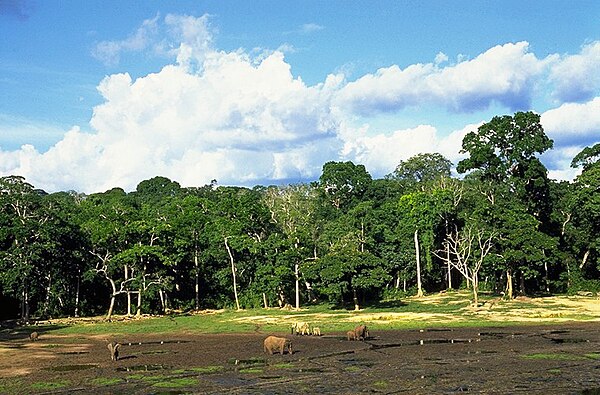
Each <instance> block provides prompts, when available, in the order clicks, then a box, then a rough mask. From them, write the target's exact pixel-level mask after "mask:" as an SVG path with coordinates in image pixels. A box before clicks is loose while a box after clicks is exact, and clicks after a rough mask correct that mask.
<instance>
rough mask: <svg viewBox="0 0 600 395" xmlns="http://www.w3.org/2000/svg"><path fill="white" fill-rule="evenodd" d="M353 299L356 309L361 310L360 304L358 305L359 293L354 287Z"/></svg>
mask: <svg viewBox="0 0 600 395" xmlns="http://www.w3.org/2000/svg"><path fill="white" fill-rule="evenodd" d="M352 299H353V300H354V311H359V310H360V306H359V305H358V295H357V294H356V288H352Z"/></svg>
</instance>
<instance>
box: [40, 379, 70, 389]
mask: <svg viewBox="0 0 600 395" xmlns="http://www.w3.org/2000/svg"><path fill="white" fill-rule="evenodd" d="M69 385H71V382H70V381H69V380H58V381H40V382H37V383H33V384H31V385H30V387H31V389H33V390H37V391H52V390H57V389H60V388H65V387H68V386H69Z"/></svg>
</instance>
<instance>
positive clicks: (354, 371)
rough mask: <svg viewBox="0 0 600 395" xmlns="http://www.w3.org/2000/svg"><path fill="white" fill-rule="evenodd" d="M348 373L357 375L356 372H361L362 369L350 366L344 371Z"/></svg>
mask: <svg viewBox="0 0 600 395" xmlns="http://www.w3.org/2000/svg"><path fill="white" fill-rule="evenodd" d="M344 370H345V371H346V372H350V373H356V372H360V371H361V370H362V369H361V368H359V367H358V366H348V367H347V368H346V369H344Z"/></svg>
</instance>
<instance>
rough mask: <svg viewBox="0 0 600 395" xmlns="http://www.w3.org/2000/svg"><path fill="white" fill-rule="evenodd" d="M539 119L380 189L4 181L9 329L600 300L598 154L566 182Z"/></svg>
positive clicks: (345, 183) (360, 173) (0, 227)
mask: <svg viewBox="0 0 600 395" xmlns="http://www.w3.org/2000/svg"><path fill="white" fill-rule="evenodd" d="M552 144H553V143H552V141H551V140H550V139H549V138H548V137H547V136H546V135H545V133H544V131H543V129H542V127H541V125H540V122H539V116H538V115H536V114H534V113H531V112H527V113H516V114H514V116H501V117H494V118H493V119H492V120H491V121H490V122H488V123H486V124H484V125H482V126H481V127H480V128H479V129H478V130H476V131H473V132H471V133H469V134H467V135H466V137H465V138H464V140H463V145H462V147H463V151H464V153H465V154H466V159H464V160H462V161H460V162H459V163H458V164H457V166H456V169H457V171H458V172H459V173H460V174H461V176H460V177H454V176H452V173H451V169H452V163H451V162H450V161H448V160H447V159H446V158H444V157H443V156H442V155H440V154H421V155H417V156H415V157H412V158H410V159H408V160H406V161H401V162H400V163H399V165H398V166H397V168H396V169H395V171H394V172H392V173H391V174H389V175H387V176H386V177H384V178H383V179H372V177H371V176H370V174H369V173H368V172H367V171H366V169H365V167H364V166H362V165H355V164H354V163H352V162H329V163H326V164H325V165H324V166H323V171H322V174H321V176H320V178H319V180H318V181H316V182H314V183H310V184H294V185H287V186H269V187H263V186H257V187H255V188H252V189H248V188H241V187H225V186H218V185H217V183H216V181H215V182H213V183H211V185H206V186H203V187H199V188H182V187H181V186H180V185H179V184H178V183H177V182H175V181H172V180H169V179H167V178H164V177H155V178H152V179H149V180H146V181H142V182H141V183H140V184H139V185H138V186H137V188H136V190H135V191H133V192H130V193H126V192H125V191H123V190H122V189H119V188H114V189H111V190H109V191H107V192H104V193H96V194H91V195H84V194H80V193H77V192H59V193H52V194H47V193H45V192H43V191H41V190H37V189H35V188H34V186H32V185H30V184H28V183H27V182H26V181H25V180H24V179H23V178H21V177H17V176H8V177H2V178H0V192H1V194H0V294H1V296H0V301H1V304H0V306H2V307H1V309H2V316H3V318H13V317H20V318H23V319H29V318H30V316H36V317H57V316H84V315H98V314H108V316H109V317H110V316H111V315H112V314H113V313H115V312H118V313H127V314H141V313H163V312H166V311H169V310H190V309H201V308H222V307H234V308H245V307H259V306H269V307H281V306H285V305H286V304H290V305H292V306H295V307H300V306H304V305H306V304H310V303H320V302H330V303H334V304H336V305H338V306H349V307H353V308H357V309H358V308H360V307H361V306H363V305H364V304H368V303H377V302H380V301H382V300H386V299H392V298H397V297H401V296H404V295H422V294H423V293H424V292H433V291H439V290H442V289H450V288H455V289H456V288H469V289H470V290H472V291H473V299H474V302H475V303H476V302H477V297H478V291H480V290H482V289H485V290H487V291H492V292H495V293H498V294H503V295H504V296H505V297H513V296H514V295H516V294H540V293H545V294H552V293H565V292H577V291H580V290H586V291H594V292H595V291H598V290H600V281H599V280H598V279H599V276H598V275H599V273H600V261H599V254H598V252H599V248H600V243H599V242H600V161H598V159H600V144H597V145H595V146H593V147H588V148H586V149H584V150H583V151H582V152H581V153H580V154H578V155H577V156H576V157H575V158H574V159H573V162H572V165H573V166H574V167H582V173H581V175H580V176H579V177H577V179H576V180H574V182H571V183H570V182H555V181H552V180H550V179H548V178H547V170H546V168H545V167H544V165H543V164H542V163H541V162H540V160H539V159H538V156H539V154H541V153H542V152H544V151H546V150H549V149H551V148H552Z"/></svg>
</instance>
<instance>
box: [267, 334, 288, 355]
mask: <svg viewBox="0 0 600 395" xmlns="http://www.w3.org/2000/svg"><path fill="white" fill-rule="evenodd" d="M286 348H287V350H288V354H292V341H291V340H289V339H286V338H285V337H277V336H269V337H267V338H266V339H265V342H264V349H265V352H266V353H267V354H269V355H273V353H274V352H276V351H279V353H280V354H281V355H283V352H284V351H285V349H286Z"/></svg>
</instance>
